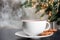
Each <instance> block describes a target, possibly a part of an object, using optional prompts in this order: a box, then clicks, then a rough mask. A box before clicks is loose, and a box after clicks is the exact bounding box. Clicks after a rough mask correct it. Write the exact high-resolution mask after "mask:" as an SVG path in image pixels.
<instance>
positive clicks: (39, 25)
mask: <svg viewBox="0 0 60 40" xmlns="http://www.w3.org/2000/svg"><path fill="white" fill-rule="evenodd" d="M22 21H23V25H24V26H23V31H24V32H25V33H26V34H28V35H31V36H36V35H38V34H40V33H42V32H43V31H46V30H49V29H50V23H49V22H47V21H35V20H22ZM47 24H48V25H47Z"/></svg>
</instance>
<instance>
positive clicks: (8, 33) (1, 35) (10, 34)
mask: <svg viewBox="0 0 60 40" xmlns="http://www.w3.org/2000/svg"><path fill="white" fill-rule="evenodd" d="M17 31H19V30H16V29H6V28H4V29H2V30H1V29H0V40H32V39H30V38H22V37H18V36H16V35H15V34H14V33H15V32H17ZM37 40H40V39H37ZM41 40H60V30H58V31H57V32H55V33H54V35H52V36H50V37H46V38H41Z"/></svg>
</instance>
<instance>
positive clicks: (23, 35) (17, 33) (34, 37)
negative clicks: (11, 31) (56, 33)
mask: <svg viewBox="0 0 60 40" xmlns="http://www.w3.org/2000/svg"><path fill="white" fill-rule="evenodd" d="M15 35H17V36H20V37H25V38H33V39H38V38H43V37H49V36H52V35H53V33H51V34H50V35H46V36H28V35H27V34H26V33H24V32H23V31H19V32H16V33H15Z"/></svg>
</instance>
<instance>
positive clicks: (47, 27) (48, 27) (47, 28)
mask: <svg viewBox="0 0 60 40" xmlns="http://www.w3.org/2000/svg"><path fill="white" fill-rule="evenodd" d="M47 24H48V26H46V29H45V31H47V30H49V29H50V23H49V22H47Z"/></svg>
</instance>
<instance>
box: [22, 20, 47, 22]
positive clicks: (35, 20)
mask: <svg viewBox="0 0 60 40" xmlns="http://www.w3.org/2000/svg"><path fill="white" fill-rule="evenodd" d="M22 21H23V22H42V21H45V22H46V21H47V20H22Z"/></svg>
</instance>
